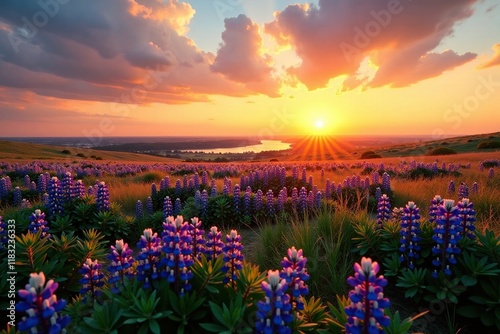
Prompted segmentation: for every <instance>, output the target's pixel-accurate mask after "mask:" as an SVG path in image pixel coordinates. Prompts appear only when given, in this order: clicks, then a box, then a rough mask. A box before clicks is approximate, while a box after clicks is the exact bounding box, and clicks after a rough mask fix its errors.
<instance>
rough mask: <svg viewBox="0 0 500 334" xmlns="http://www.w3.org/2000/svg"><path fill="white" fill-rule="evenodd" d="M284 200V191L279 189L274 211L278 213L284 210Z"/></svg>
mask: <svg viewBox="0 0 500 334" xmlns="http://www.w3.org/2000/svg"><path fill="white" fill-rule="evenodd" d="M286 199H287V196H286V192H285V190H283V189H281V190H280V192H279V194H278V200H277V202H276V209H277V210H278V212H283V210H284V209H285V202H286Z"/></svg>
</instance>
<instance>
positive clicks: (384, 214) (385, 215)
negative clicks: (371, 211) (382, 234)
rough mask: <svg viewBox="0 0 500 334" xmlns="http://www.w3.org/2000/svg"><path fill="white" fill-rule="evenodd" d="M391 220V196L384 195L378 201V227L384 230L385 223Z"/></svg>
mask: <svg viewBox="0 0 500 334" xmlns="http://www.w3.org/2000/svg"><path fill="white" fill-rule="evenodd" d="M378 189H379V188H378ZM389 219H391V200H390V198H389V196H387V195H386V194H383V195H382V196H380V198H379V199H378V204H377V224H378V227H379V228H382V226H383V224H384V222H386V221H388V220H389Z"/></svg>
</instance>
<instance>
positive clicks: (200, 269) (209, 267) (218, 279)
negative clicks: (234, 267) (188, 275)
mask: <svg viewBox="0 0 500 334" xmlns="http://www.w3.org/2000/svg"><path fill="white" fill-rule="evenodd" d="M223 266H224V261H223V257H222V256H218V257H217V259H216V260H215V261H208V260H207V258H206V257H205V255H202V256H201V259H199V260H198V259H196V260H195V263H194V264H193V265H192V266H191V271H192V273H193V280H192V284H193V288H194V289H195V290H196V291H197V292H198V293H199V294H202V295H203V294H204V293H205V292H206V291H208V292H210V293H212V294H218V293H219V292H220V290H221V289H222V286H223V283H222V280H223V279H224V277H225V275H226V274H225V273H224V272H222V270H221V269H222V267H223Z"/></svg>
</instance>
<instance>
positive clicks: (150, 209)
mask: <svg viewBox="0 0 500 334" xmlns="http://www.w3.org/2000/svg"><path fill="white" fill-rule="evenodd" d="M146 212H147V213H148V215H152V214H153V212H154V208H153V199H152V198H151V196H148V198H147V199H146Z"/></svg>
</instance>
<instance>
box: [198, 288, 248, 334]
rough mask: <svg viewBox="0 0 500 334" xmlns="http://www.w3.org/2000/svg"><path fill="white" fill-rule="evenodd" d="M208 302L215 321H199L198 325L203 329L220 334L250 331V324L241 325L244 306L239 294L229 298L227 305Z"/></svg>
mask: <svg viewBox="0 0 500 334" xmlns="http://www.w3.org/2000/svg"><path fill="white" fill-rule="evenodd" d="M208 303H209V305H210V311H211V312H212V316H213V317H214V318H215V320H216V322H215V323H201V324H200V326H201V327H202V328H203V329H205V330H207V331H209V332H211V333H221V334H231V333H251V332H252V328H251V327H250V326H242V322H243V320H244V315H245V308H246V306H245V303H244V302H243V298H242V297H241V295H239V294H238V295H237V296H236V298H235V299H233V300H231V302H230V304H229V307H228V306H227V305H226V304H222V307H220V306H218V305H217V304H215V303H214V302H211V301H210V302H208Z"/></svg>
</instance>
